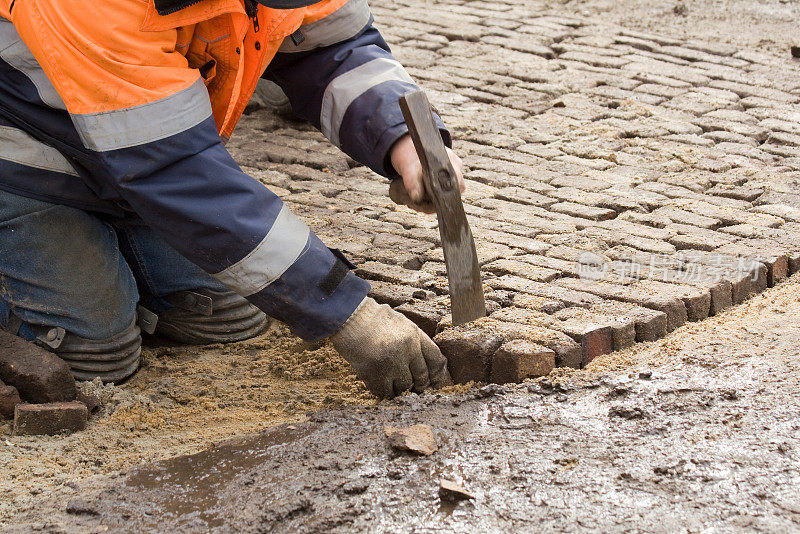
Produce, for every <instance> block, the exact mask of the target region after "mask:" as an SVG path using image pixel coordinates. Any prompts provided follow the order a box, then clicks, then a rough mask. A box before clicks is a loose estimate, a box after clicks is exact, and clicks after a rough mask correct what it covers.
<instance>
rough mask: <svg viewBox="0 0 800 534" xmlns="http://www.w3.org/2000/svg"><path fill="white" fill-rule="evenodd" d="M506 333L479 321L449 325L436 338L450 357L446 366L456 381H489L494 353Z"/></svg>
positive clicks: (458, 382) (447, 356) (443, 351)
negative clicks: (451, 326) (496, 330)
mask: <svg viewBox="0 0 800 534" xmlns="http://www.w3.org/2000/svg"><path fill="white" fill-rule="evenodd" d="M503 340H504V338H503V336H502V335H500V334H498V333H496V332H494V331H493V330H492V329H491V328H489V327H482V326H481V325H479V324H476V322H473V323H467V324H464V325H461V326H457V327H454V328H450V329H447V330H445V331H444V332H441V333H439V334H437V335H436V337H435V338H434V341H435V342H436V344H437V345H438V346H439V348H440V349H441V350H442V354H444V356H445V358H447V368H448V370H449V371H450V376H451V377H452V378H453V382H455V383H456V384H464V383H466V382H470V381H473V380H474V381H477V382H488V381H489V380H490V373H491V368H492V356H493V355H494V353H495V351H496V350H497V349H499V348H500V346H501V345H502V344H503Z"/></svg>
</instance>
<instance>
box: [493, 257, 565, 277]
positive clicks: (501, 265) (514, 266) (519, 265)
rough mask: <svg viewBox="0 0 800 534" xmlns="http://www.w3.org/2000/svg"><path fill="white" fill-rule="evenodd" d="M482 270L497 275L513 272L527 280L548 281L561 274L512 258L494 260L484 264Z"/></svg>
mask: <svg viewBox="0 0 800 534" xmlns="http://www.w3.org/2000/svg"><path fill="white" fill-rule="evenodd" d="M484 270H486V271H488V272H490V273H494V274H497V275H504V274H514V275H516V276H521V277H522V278H525V279H527V280H532V281H536V282H549V281H551V280H555V279H556V278H558V277H559V276H561V272H560V271H557V270H555V269H548V268H545V267H536V266H535V265H531V264H530V263H525V262H521V261H517V260H514V259H501V260H495V261H493V262H491V263H489V264H487V265H485V266H484Z"/></svg>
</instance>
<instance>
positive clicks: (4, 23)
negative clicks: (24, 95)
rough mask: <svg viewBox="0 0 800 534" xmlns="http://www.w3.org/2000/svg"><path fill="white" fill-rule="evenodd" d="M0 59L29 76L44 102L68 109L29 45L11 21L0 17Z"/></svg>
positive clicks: (57, 107)
mask: <svg viewBox="0 0 800 534" xmlns="http://www.w3.org/2000/svg"><path fill="white" fill-rule="evenodd" d="M0 59H2V60H3V61H5V62H6V63H8V64H9V65H11V66H12V67H14V68H15V69H17V70H18V71H20V72H21V73H22V74H24V75H25V76H27V77H28V79H30V81H31V82H33V85H34V87H36V92H38V93H39V98H41V99H42V102H44V103H45V104H47V105H48V106H50V107H51V108H56V109H67V108H66V106H65V105H64V101H63V100H62V99H61V97H60V96H59V94H58V93H57V92H56V89H55V87H53V84H52V83H50V80H49V79H48V78H47V76H46V75H45V73H44V71H43V70H42V67H40V66H39V62H38V61H36V58H35V57H33V53H32V52H31V51H30V49H29V48H28V46H27V45H26V44H25V43H23V42H22V39H21V38H20V36H19V33H17V29H16V28H15V27H14V25H13V24H11V22H9V21H8V20H6V19H4V18H0Z"/></svg>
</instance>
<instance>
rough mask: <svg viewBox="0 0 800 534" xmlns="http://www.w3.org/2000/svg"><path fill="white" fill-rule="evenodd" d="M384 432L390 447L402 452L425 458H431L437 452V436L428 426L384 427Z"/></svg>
mask: <svg viewBox="0 0 800 534" xmlns="http://www.w3.org/2000/svg"><path fill="white" fill-rule="evenodd" d="M383 432H384V433H385V434H386V438H387V439H388V440H389V445H391V446H392V447H393V448H395V449H397V450H401V451H410V452H414V453H417V454H421V455H423V456H430V455H431V454H433V453H434V452H436V451H437V450H439V447H438V445H436V436H435V435H434V433H433V429H432V428H431V427H430V426H428V425H413V426H409V427H406V428H397V427H393V426H388V425H387V426H384V427H383Z"/></svg>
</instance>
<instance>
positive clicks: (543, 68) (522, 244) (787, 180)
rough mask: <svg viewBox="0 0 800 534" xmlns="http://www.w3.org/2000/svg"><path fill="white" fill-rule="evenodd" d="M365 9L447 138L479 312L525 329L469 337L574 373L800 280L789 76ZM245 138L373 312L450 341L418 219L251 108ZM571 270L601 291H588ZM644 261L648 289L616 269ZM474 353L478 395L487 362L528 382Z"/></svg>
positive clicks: (710, 58)
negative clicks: (462, 185) (474, 254)
mask: <svg viewBox="0 0 800 534" xmlns="http://www.w3.org/2000/svg"><path fill="white" fill-rule="evenodd" d="M373 9H374V10H375V11H376V13H378V14H379V15H383V16H385V17H386V16H388V17H390V18H393V19H394V20H396V21H398V23H396V24H392V25H389V26H388V27H387V28H386V35H387V39H388V41H389V42H390V43H391V44H392V46H393V48H394V49H395V51H396V53H397V54H398V57H399V58H400V59H401V60H402V61H404V62H405V63H406V65H407V68H408V70H409V72H410V73H411V74H412V76H414V77H416V78H417V79H419V80H421V82H422V84H423V85H424V86H425V87H426V89H427V90H428V92H429V94H430V95H431V100H432V102H433V103H434V105H435V106H436V107H437V108H438V110H439V112H440V114H441V115H442V116H443V117H444V119H445V121H446V122H447V123H448V124H449V125H450V127H451V130H452V131H453V132H454V133H457V135H455V137H456V141H455V148H456V150H457V152H459V153H460V154H461V155H462V157H463V158H464V162H465V166H466V167H465V174H466V176H467V178H468V186H469V187H468V189H467V191H466V192H465V194H464V195H463V197H464V202H465V211H466V212H467V214H468V217H469V220H470V223H471V226H472V229H473V234H474V236H475V239H476V244H477V249H478V253H479V257H480V260H481V263H482V275H483V277H484V281H485V284H486V286H487V287H486V296H487V306H488V307H490V308H491V310H490V311H491V312H492V313H493V314H494V316H495V317H500V318H503V319H506V320H509V321H510V320H512V319H514V320H517V321H519V320H520V317H522V316H527V317H529V318H530V320H531V321H532V324H528V325H526V324H520V323H516V324H515V323H512V322H505V321H496V320H494V322H492V321H491V320H489V319H486V320H483V322H479V326H480V328H482V329H483V334H482V335H484V336H492V335H499V336H500V337H501V338H502V339H501V342H502V344H507V343H508V341H509V340H510V339H521V340H524V341H525V342H527V343H531V344H533V346H534V347H536V346H539V347H538V348H534V349H533V350H534V351H541V350H542V349H541V347H548V350H552V351H554V352H555V353H557V354H556V356H557V359H558V362H559V365H581V364H585V363H586V361H588V359H589V357H588V355H589V354H590V353H592V354H596V353H601V352H603V351H606V350H610V349H609V347H610V346H611V347H615V348H620V347H624V346H628V345H629V344H630V343H631V342H632V340H633V339H636V340H639V341H646V340H653V339H657V338H658V337H661V336H663V335H664V334H665V333H666V332H667V331H668V330H671V329H674V328H675V327H676V326H677V325H679V324H680V323H682V322H683V321H685V320H697V319H700V318H702V317H704V316H705V315H707V314H715V313H719V312H720V311H721V310H723V309H725V308H726V307H728V306H730V305H731V304H733V303H739V302H741V301H742V300H744V299H746V298H748V297H749V296H751V295H753V294H756V293H758V292H759V291H762V290H763V289H764V288H766V287H767V286H768V285H770V284H774V283H776V282H777V281H779V280H781V279H782V278H783V277H784V276H786V275H787V274H788V273H792V272H795V271H797V270H800V241H798V239H797V237H796V236H800V194H798V193H797V192H796V184H795V182H796V181H797V180H798V179H800V126H798V124H800V112H798V111H797V109H796V107H797V103H798V102H800V84H798V83H797V82H796V77H797V76H796V75H797V73H799V72H800V69H798V68H797V67H796V66H793V65H788V64H787V65H784V68H782V69H775V68H774V65H775V64H776V63H775V62H774V58H772V57H771V56H769V54H762V53H756V52H755V51H753V50H736V49H734V48H731V47H730V46H728V45H724V44H722V43H710V42H703V41H699V40H685V39H684V40H679V39H672V38H667V37H664V36H659V35H656V34H649V33H643V32H633V31H630V30H625V29H622V28H618V27H614V26H613V25H612V26H608V27H606V26H603V27H602V28H601V27H600V26H598V25H597V24H596V22H595V21H591V20H581V19H570V18H564V17H553V16H549V14H550V13H551V12H552V9H550V8H541V9H539V8H537V9H532V8H531V6H523V5H522V4H514V3H488V2H483V1H479V2H477V3H476V2H472V3H470V4H469V5H467V4H464V3H462V2H456V3H451V4H447V5H442V6H438V7H437V6H433V7H430V6H428V7H426V8H422V7H420V6H418V5H416V4H413V3H412V4H408V3H405V4H403V3H401V4H397V5H394V4H392V5H388V4H386V3H385V1H384V0H376V2H375V5H373ZM432 14H433V15H434V16H431V15H432ZM500 52H502V53H500ZM498 58H499V59H498ZM242 129H244V130H248V131H249V132H250V133H251V134H252V135H250V136H246V137H245V139H243V140H242V141H241V142H237V141H236V139H234V140H233V141H232V142H231V144H230V145H229V146H230V148H231V151H232V153H233V154H234V155H235V156H236V157H237V158H239V159H240V161H242V162H244V163H249V164H250V167H249V168H247V169H246V170H247V172H249V173H251V174H252V175H254V176H255V177H256V178H257V179H259V180H261V181H262V182H263V183H265V184H268V185H269V186H270V187H272V188H274V189H275V190H276V191H277V192H278V193H279V194H281V196H282V197H283V198H285V200H286V201H287V203H288V204H289V205H290V206H291V207H292V208H293V209H294V211H295V212H296V213H297V214H298V215H299V216H300V217H301V218H303V219H304V220H306V221H307V222H308V224H309V225H310V226H311V227H312V228H313V229H314V230H315V231H317V232H318V233H319V235H320V236H321V237H322V238H323V239H324V240H325V242H326V244H328V245H329V246H334V247H337V248H340V249H341V250H343V251H345V253H347V254H348V255H349V256H351V257H352V258H353V259H354V260H356V261H357V262H358V263H360V264H361V265H360V269H359V271H357V272H358V273H359V274H361V275H362V276H364V277H365V278H368V279H369V280H370V281H372V282H374V283H373V290H372V293H371V294H373V295H374V296H375V298H377V299H379V300H381V301H382V302H387V303H389V304H391V305H392V306H394V307H396V308H402V311H403V312H404V313H406V314H408V315H409V316H411V317H413V318H414V320H415V321H416V322H418V323H419V324H420V325H421V326H422V327H423V328H425V329H426V331H429V332H432V331H434V330H438V331H441V332H448V331H450V330H451V328H450V322H451V321H450V318H449V315H448V312H449V304H448V300H447V293H448V284H447V279H446V272H445V268H444V263H443V256H442V253H441V248H440V243H439V236H438V231H437V227H436V219H435V217H430V216H423V215H418V214H414V213H412V212H411V211H410V210H408V209H406V208H398V207H395V206H394V205H393V204H392V203H391V202H390V201H389V199H388V198H387V194H386V192H387V182H386V181H385V180H381V179H377V178H375V177H374V174H373V173H372V172H371V171H370V170H369V169H366V168H365V167H362V166H359V165H358V164H357V163H355V162H354V161H352V160H351V159H350V158H348V157H345V156H342V155H341V154H340V153H339V152H338V151H337V149H335V147H333V146H331V145H330V144H328V143H327V142H326V141H324V140H323V138H322V136H321V135H320V134H319V133H318V132H316V131H313V128H311V126H309V125H301V124H299V123H288V122H286V121H284V120H283V119H281V118H279V117H274V116H271V115H269V114H268V113H266V111H265V110H259V109H254V110H252V113H250V114H249V115H247V116H246V117H244V118H243V120H242V124H241V126H240V130H242ZM237 143H238V144H237ZM796 243H797V244H796ZM587 253H594V254H597V255H598V257H599V258H600V259H599V260H598V261H599V263H598V264H597V266H598V267H599V268H600V269H604V271H603V272H601V273H600V274H601V275H603V277H598V276H596V275H597V273H592V272H589V273H588V274H589V275H591V276H587V270H589V271H591V270H592V269H591V268H590V267H591V265H593V264H592V262H589V263H582V261H583V260H582V255H584V254H587ZM652 258H655V263H656V266H657V268H658V269H657V270H656V271H653V270H652V269H651V270H643V271H636V270H635V269H634V267H633V265H632V263H631V262H632V261H634V259H635V261H636V262H638V263H639V264H642V265H645V264H647V265H649V264H650V263H651V259H652ZM587 261H588V260H587ZM590 264H591V265H590ZM515 318H516V319H515ZM534 319H535V320H534ZM523 322H524V321H523ZM587 325H593V326H592V328H591V329H590V330H589V331H587V330H586V329H585V328H586V326H587ZM598 326H599V327H602V328H596V327H598ZM603 328H607V329H610V336H609V333H608V330H605V331H603ZM526 329H527V330H526ZM587 333H592V334H593V335H594V334H595V333H598V334H597V339H599V340H601V341H602V343H600V344H599V345H597V346H598V347H599V346H602V347H603V348H601V349H594V348H592V347H594V345H592V343H589V342H588V341H587V337H586V336H587ZM548 336H549V337H548ZM553 336H555V337H553ZM542 338H544V339H547V340H549V341H548V342H547V343H544V342H542V341H541V339H542ZM487 339H488V338H487ZM559 339H560V340H561V341H560V342H559V343H561V345H560V348H559V349H558V350H556V349H555V348H554V347H555V345H554V343H555V342H556V341H557V340H559ZM565 339H566V340H568V341H569V343H567V342H566V341H565ZM609 339H611V341H610V342H609ZM476 340H477V341H476V343H477V342H478V341H480V340H479V339H478V338H476ZM575 340H578V341H580V342H585V343H584V346H583V347H581V346H580V343H578V342H576V341H575ZM548 343H549V345H548ZM603 343H605V345H603ZM609 343H610V344H609ZM522 344H523V343H522V342H520V346H522ZM504 346H505V345H504ZM479 352H480V351H479ZM485 352H486V353H487V354H485V355H484V356H481V357H478V358H477V359H475V358H474V356H475V355H474V354H473V355H472V356H473V360H474V361H473V363H474V364H475V366H477V367H475V369H477V371H475V372H476V378H475V379H480V380H489V379H491V378H493V376H492V374H493V373H494V371H495V367H493V365H492V359H493V355H495V356H496V357H497V358H498V359H502V358H505V360H504V361H507V364H508V365H506V364H503V365H501V366H500V367H498V368H497V369H498V370H505V371H506V372H508V373H509V375H508V377H507V378H504V379H503V380H506V379H508V380H512V379H513V380H515V381H516V380H521V379H522V378H524V376H523V375H524V373H523V372H522V371H520V361H523V360H521V358H522V354H523V352H524V351H523V352H519V351H517V352H519V354H517V352H513V351H509V354H507V355H504V356H503V357H502V358H501V357H500V356H499V355H497V354H495V353H496V352H498V348H497V347H494V348H493V349H492V350H487V351H485ZM462 359H463V358H462ZM475 362H479V363H475ZM565 362H567V363H565ZM515 366H516V367H515ZM487 373H488V375H487ZM515 373H516V374H515ZM494 378H495V379H498V378H497V377H494ZM498 380H499V379H498Z"/></svg>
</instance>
